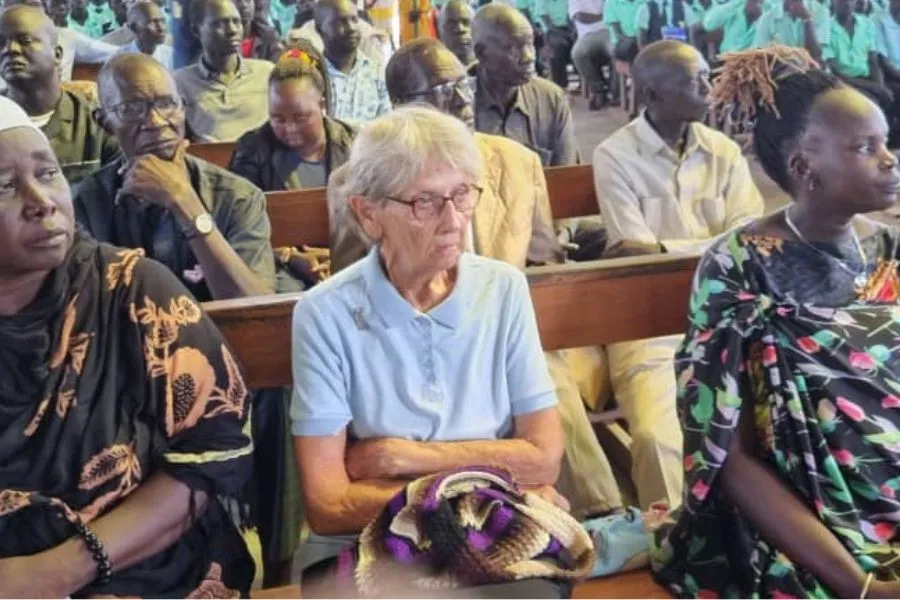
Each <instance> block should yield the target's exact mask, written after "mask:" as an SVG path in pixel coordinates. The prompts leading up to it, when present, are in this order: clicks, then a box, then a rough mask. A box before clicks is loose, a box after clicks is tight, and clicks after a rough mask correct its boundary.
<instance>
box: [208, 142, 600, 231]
mask: <svg viewBox="0 0 900 600" xmlns="http://www.w3.org/2000/svg"><path fill="white" fill-rule="evenodd" d="M191 148H195V147H194V146H191ZM545 173H546V175H547V189H548V191H549V195H550V206H551V209H552V210H553V217H554V218H556V219H563V218H570V217H583V216H587V215H596V214H597V213H598V212H599V208H598V206H597V200H596V196H595V194H594V179H593V175H592V171H591V167H590V166H589V165H578V166H574V167H552V168H550V169H547V170H546V171H545ZM266 203H267V209H268V213H269V221H270V222H271V223H272V245H273V246H275V247H279V246H300V245H301V244H307V245H309V246H321V247H324V248H327V247H328V245H329V243H328V205H327V201H326V198H325V188H313V189H306V190H291V191H287V192H268V193H267V194H266Z"/></svg>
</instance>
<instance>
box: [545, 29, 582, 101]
mask: <svg viewBox="0 0 900 600" xmlns="http://www.w3.org/2000/svg"><path fill="white" fill-rule="evenodd" d="M545 40H546V46H547V50H548V51H549V58H550V61H549V62H550V79H552V80H553V83H555V84H556V85H558V86H559V87H561V88H563V89H566V88H567V87H568V86H569V75H568V73H567V72H566V67H568V66H569V62H570V61H571V60H572V46H574V45H575V37H574V36H573V35H572V31H571V29H569V28H568V27H550V28H549V29H548V30H547V34H546V37H545Z"/></svg>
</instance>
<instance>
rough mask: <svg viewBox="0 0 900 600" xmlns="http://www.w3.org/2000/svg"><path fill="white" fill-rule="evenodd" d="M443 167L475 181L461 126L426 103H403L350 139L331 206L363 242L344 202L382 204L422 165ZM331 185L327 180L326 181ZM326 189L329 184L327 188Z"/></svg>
mask: <svg viewBox="0 0 900 600" xmlns="http://www.w3.org/2000/svg"><path fill="white" fill-rule="evenodd" d="M435 164H437V165H443V166H447V167H450V168H452V169H456V170H458V171H461V172H462V173H464V174H465V175H467V176H469V177H470V178H471V179H472V181H473V182H477V181H479V180H480V179H481V154H480V153H479V151H478V146H477V145H476V143H475V138H474V137H473V136H472V133H471V132H470V131H469V129H468V127H466V124H465V123H463V122H462V121H460V120H459V119H457V118H456V117H452V116H450V115H447V114H444V113H442V112H440V111H438V110H437V109H435V108H433V107H432V106H430V105H426V104H419V103H416V104H407V105H405V106H401V107H399V108H395V109H394V110H392V111H390V112H388V113H387V114H384V115H382V116H380V117H378V118H377V119H375V120H374V121H372V122H370V123H368V124H367V125H365V126H364V127H363V128H362V130H361V131H360V133H359V135H357V137H356V139H355V140H354V141H353V146H352V147H351V148H350V158H349V160H348V161H347V164H346V165H345V166H346V168H345V169H343V170H342V176H341V177H340V181H335V182H333V185H334V188H335V189H334V193H335V194H336V197H335V198H334V202H335V205H336V208H338V209H339V210H343V211H346V212H345V215H344V216H346V217H347V218H346V219H344V220H343V222H346V223H352V224H353V226H354V228H355V229H357V230H358V233H359V234H360V235H361V236H362V237H363V239H365V240H366V241H367V242H369V243H372V242H373V241H375V240H370V239H368V236H367V235H366V234H365V232H364V231H362V227H361V225H360V223H359V220H358V218H357V216H356V214H355V212H354V211H353V210H352V209H351V208H350V198H351V197H353V196H363V197H365V198H368V199H369V200H370V201H372V202H377V203H380V204H384V203H385V202H387V199H386V197H387V196H402V195H403V193H404V192H406V191H407V190H408V189H409V186H410V185H411V184H412V182H413V181H415V180H416V178H418V177H419V175H421V174H422V172H423V171H424V170H425V168H426V167H429V166H433V165H435ZM329 183H331V182H329ZM328 187H329V188H331V187H332V185H329V186H328Z"/></svg>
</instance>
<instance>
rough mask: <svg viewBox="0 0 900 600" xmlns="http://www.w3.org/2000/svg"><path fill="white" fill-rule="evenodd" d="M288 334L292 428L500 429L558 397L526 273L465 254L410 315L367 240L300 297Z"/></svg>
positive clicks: (406, 434) (428, 433) (442, 436)
mask: <svg viewBox="0 0 900 600" xmlns="http://www.w3.org/2000/svg"><path fill="white" fill-rule="evenodd" d="M292 342H293V343H292V346H293V352H292V366H293V376H294V393H293V399H292V403H291V421H292V431H293V433H294V435H295V436H329V435H334V434H336V433H338V432H340V431H341V430H342V429H344V428H345V427H347V426H349V427H350V432H352V434H353V435H354V436H355V437H357V438H359V439H365V438H371V437H399V438H404V439H411V440H417V441H459V440H491V439H499V438H505V437H509V436H510V435H511V434H512V426H513V422H512V419H513V417H514V416H517V415H523V414H527V413H531V412H535V411H538V410H542V409H545V408H549V407H552V406H555V405H556V403H557V399H556V388H555V386H554V384H553V381H552V380H551V379H550V374H549V371H548V369H547V363H546V362H545V359H544V355H543V351H542V349H541V342H540V338H539V337H538V330H537V321H536V319H535V315H534V308H533V307H532V305H531V296H530V294H529V290H528V282H527V281H526V279H525V275H524V274H522V273H521V272H520V271H519V270H517V269H516V268H515V267H512V266H510V265H507V264H505V263H502V262H499V261H495V260H492V259H489V258H483V257H480V256H476V255H474V254H470V253H465V254H463V255H462V257H461V258H460V260H459V268H458V274H457V280H456V284H455V286H454V288H453V290H452V291H451V293H450V295H449V296H448V297H447V298H446V299H444V301H443V302H441V304H439V305H438V306H436V307H435V308H433V309H431V310H430V311H429V312H427V313H421V312H419V311H418V310H416V309H415V308H414V307H413V306H412V305H411V304H410V303H409V302H407V301H406V300H405V299H404V298H403V297H402V296H401V295H400V294H399V292H397V289H396V288H395V287H394V286H393V285H392V284H391V282H390V281H389V280H388V278H387V276H386V275H385V273H384V270H383V268H382V266H381V262H380V260H379V256H378V252H377V249H373V250H372V251H370V252H369V254H368V255H367V256H366V257H365V258H363V259H362V260H360V261H358V262H357V263H355V264H353V265H351V266H350V267H348V268H347V269H345V270H343V271H342V272H340V273H339V274H337V275H336V276H334V277H332V278H331V279H329V280H328V281H326V282H325V283H322V284H320V285H318V286H316V287H315V288H313V289H312V290H310V291H309V292H307V293H306V294H304V295H303V297H302V298H301V299H300V300H299V301H298V302H297V305H296V307H295V308H294V322H293V331H292Z"/></svg>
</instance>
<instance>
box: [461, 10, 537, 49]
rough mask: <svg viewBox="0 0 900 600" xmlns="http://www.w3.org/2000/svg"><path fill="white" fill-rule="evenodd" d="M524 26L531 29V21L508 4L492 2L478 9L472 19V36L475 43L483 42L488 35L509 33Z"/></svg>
mask: <svg viewBox="0 0 900 600" xmlns="http://www.w3.org/2000/svg"><path fill="white" fill-rule="evenodd" d="M524 28H528V29H529V30H530V29H531V23H529V22H528V19H526V18H525V15H523V14H522V13H520V12H519V11H518V10H516V9H515V8H513V7H512V6H509V5H508V4H501V3H499V2H492V3H490V4H486V5H484V6H482V7H481V8H479V9H478V12H476V13H475V19H474V20H473V21H472V37H473V38H474V40H475V44H478V43H479V41H481V42H484V41H485V40H486V39H488V37H490V36H494V35H498V34H507V35H508V34H510V33H514V32H516V31H520V30H522V29H524Z"/></svg>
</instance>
